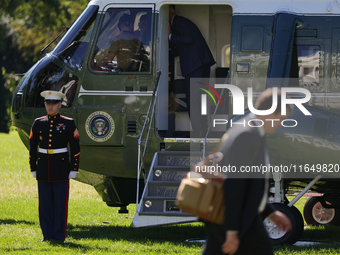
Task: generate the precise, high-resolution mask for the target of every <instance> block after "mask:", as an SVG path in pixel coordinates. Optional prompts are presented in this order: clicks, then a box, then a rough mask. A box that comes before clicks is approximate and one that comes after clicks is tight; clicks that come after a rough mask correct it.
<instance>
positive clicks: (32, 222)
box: [0, 219, 36, 225]
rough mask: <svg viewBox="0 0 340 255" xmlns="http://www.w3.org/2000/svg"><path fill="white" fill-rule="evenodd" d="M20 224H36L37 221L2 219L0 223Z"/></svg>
mask: <svg viewBox="0 0 340 255" xmlns="http://www.w3.org/2000/svg"><path fill="white" fill-rule="evenodd" d="M19 224H26V225H36V222H34V221H27V220H12V219H0V225H19Z"/></svg>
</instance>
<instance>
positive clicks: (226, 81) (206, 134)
mask: <svg viewBox="0 0 340 255" xmlns="http://www.w3.org/2000/svg"><path fill="white" fill-rule="evenodd" d="M228 81H229V72H228V75H227V77H226V79H225V81H224V83H225V84H227V83H228ZM224 91H225V88H223V89H222V91H221V95H220V97H221V98H222V97H223V94H224ZM219 105H220V101H219V100H218V102H217V104H216V106H215V111H214V114H213V116H212V118H211V121H210V123H209V127H208V129H207V132H206V133H205V137H204V140H203V160H204V159H205V155H206V154H205V149H206V143H207V139H208V135H209V132H210V129H211V125H212V123H213V121H214V118H215V115H216V112H217V109H218V107H219Z"/></svg>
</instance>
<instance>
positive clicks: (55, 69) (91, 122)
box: [11, 0, 340, 243]
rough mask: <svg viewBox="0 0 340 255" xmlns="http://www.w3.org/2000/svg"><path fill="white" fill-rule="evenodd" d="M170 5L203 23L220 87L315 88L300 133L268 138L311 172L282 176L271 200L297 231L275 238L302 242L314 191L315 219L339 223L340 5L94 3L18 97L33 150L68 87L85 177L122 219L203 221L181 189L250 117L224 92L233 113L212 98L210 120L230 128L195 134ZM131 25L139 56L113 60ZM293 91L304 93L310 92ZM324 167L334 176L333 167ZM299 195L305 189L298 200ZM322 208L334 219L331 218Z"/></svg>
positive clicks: (145, 223)
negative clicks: (47, 104) (53, 95)
mask: <svg viewBox="0 0 340 255" xmlns="http://www.w3.org/2000/svg"><path fill="white" fill-rule="evenodd" d="M170 5H171V6H174V7H175V10H176V12H177V14H178V15H180V16H184V17H186V18H188V19H190V20H191V21H193V22H194V23H195V24H196V25H197V27H198V28H199V29H200V31H201V33H202V35H203V37H204V38H205V40H206V42H207V44H208V46H209V48H210V50H211V52H212V55H213V56H214V58H215V60H216V64H214V65H213V66H212V67H211V75H210V78H209V79H208V80H207V81H204V83H205V84H211V85H209V86H210V88H211V87H214V84H226V83H228V84H232V85H233V86H236V87H237V88H239V89H240V90H241V91H242V92H243V93H244V94H245V95H246V94H247V88H249V87H250V88H252V89H253V93H252V95H253V97H254V98H256V96H258V95H259V94H260V93H261V92H262V91H264V90H265V89H266V88H268V87H280V88H288V89H289V88H302V89H305V90H308V91H309V92H310V93H311V99H310V100H308V101H306V102H304V103H303V106H304V108H305V109H307V110H308V111H309V112H310V113H311V115H310V116H307V115H305V114H304V113H303V112H302V111H300V110H299V109H295V110H294V112H293V114H292V116H290V117H289V119H291V120H295V122H296V123H295V122H293V124H291V126H293V127H285V126H282V128H280V129H278V130H277V131H276V132H275V133H274V134H273V135H270V136H268V137H267V141H268V146H269V154H270V159H271V164H272V165H273V166H280V165H283V166H293V167H295V170H296V171H300V172H303V173H306V172H307V170H308V172H307V173H308V175H303V176H302V175H299V176H296V175H285V174H282V173H278V174H276V173H275V174H273V179H272V181H271V188H270V196H269V201H270V202H272V203H273V204H275V206H276V207H277V208H278V209H279V210H281V211H282V212H284V213H285V214H286V215H287V216H288V217H289V218H290V219H291V221H292V225H293V231H291V232H288V233H285V232H281V231H280V230H278V229H277V228H276V226H274V225H273V224H272V223H271V222H268V221H267V222H266V227H267V230H268V233H269V235H270V237H271V238H272V240H273V242H274V243H293V242H295V241H296V240H298V238H299V237H300V236H301V234H302V231H303V218H302V215H301V214H300V212H299V211H298V210H297V209H296V207H295V206H294V203H295V202H296V201H297V200H298V199H299V198H300V197H301V196H303V195H304V194H305V193H306V192H307V191H308V190H313V191H316V192H317V193H318V194H319V195H318V196H316V197H312V198H311V199H309V200H308V201H307V203H306V205H305V213H304V216H305V219H306V221H307V223H309V224H315V225H320V224H321V225H323V224H334V225H336V224H338V223H339V221H340V211H339V208H340V207H339V205H340V199H339V198H338V197H339V189H338V188H337V186H338V185H337V178H338V176H339V161H338V155H339V151H340V100H339V93H340V76H339V70H340V68H339V63H340V62H339V54H340V53H339V52H340V49H339V45H340V44H339V42H340V3H338V1H336V0H334V1H302V0H300V1H294V2H289V3H288V2H286V1H269V0H268V1H261V2H259V1H256V0H232V1H222V0H218V1H200V2H197V1H181V2H178V1H158V0H152V1H149V2H147V3H144V2H142V1H134V0H126V1H124V3H122V2H121V1H114V0H102V1H101V0H93V1H90V2H89V4H88V6H87V7H86V9H85V10H84V11H83V13H82V14H81V15H80V16H79V17H78V19H77V20H76V21H75V22H74V23H73V24H72V26H71V27H70V28H69V29H68V30H67V32H66V33H65V35H64V36H63V37H62V38H61V39H60V41H59V42H58V44H57V45H56V47H55V48H54V49H53V50H51V52H49V53H46V54H45V55H44V57H42V58H41V59H40V60H39V61H38V62H37V63H36V64H35V65H34V66H33V67H32V68H30V69H29V70H28V71H27V72H26V73H25V75H24V76H23V78H22V79H21V81H20V82H19V84H18V86H17V88H16V90H15V92H14V96H13V100H12V112H11V118H12V124H13V125H14V126H15V127H16V129H17V132H18V134H19V136H20V138H21V140H22V142H23V143H24V144H25V146H26V147H27V148H28V146H29V131H30V127H31V125H32V123H33V121H34V119H35V118H37V117H40V116H42V115H45V114H46V113H45V109H44V101H43V98H42V97H41V96H40V93H41V92H42V91H44V90H56V91H60V92H63V93H64V94H65V95H66V97H65V99H64V100H63V101H62V108H61V114H63V115H66V116H69V117H72V118H73V119H74V120H75V122H76V124H77V127H78V129H79V136H80V146H81V160H80V172H79V174H78V176H77V181H80V182H83V183H86V184H89V185H92V186H93V187H94V188H95V190H96V191H97V192H98V194H99V195H100V196H101V197H102V199H103V201H104V202H105V203H106V204H107V205H108V206H112V207H120V210H119V212H121V213H126V212H127V206H128V205H129V204H133V203H136V215H135V218H134V220H133V222H132V227H135V228H139V227H149V226H155V225H166V224H176V223H184V222H191V221H195V220H197V218H196V217H194V216H192V215H189V214H187V213H185V212H182V211H181V210H180V209H178V208H177V207H176V206H175V203H174V202H175V199H176V193H177V189H178V185H179V183H180V181H181V179H182V178H183V177H184V176H185V175H186V173H187V172H188V171H190V167H191V166H193V165H194V164H196V163H197V162H199V161H201V160H202V159H203V158H204V157H205V155H206V154H207V152H209V151H212V149H213V148H214V147H215V146H216V144H217V143H218V142H219V141H220V138H221V136H222V134H223V133H224V132H225V131H226V130H227V129H228V127H229V125H228V124H227V123H229V124H230V122H231V121H232V120H237V119H239V118H240V117H239V116H235V115H234V114H233V113H232V109H233V104H234V103H235V100H233V98H232V94H231V93H228V91H227V92H226V93H224V92H225V91H224V92H222V89H219V88H216V89H215V92H216V93H217V94H218V95H219V96H220V99H221V100H220V101H221V103H223V106H218V105H219V104H216V102H214V100H213V95H212V96H210V97H211V99H209V98H208V99H209V100H207V101H205V102H206V104H207V105H206V109H207V112H208V115H209V116H208V117H207V118H206V122H207V124H208V126H209V123H210V124H211V123H212V121H213V120H214V118H216V119H223V120H226V121H225V122H224V123H223V125H215V126H211V125H210V127H211V128H209V130H208V131H209V134H208V133H207V134H204V135H203V136H202V137H195V136H193V135H192V133H191V132H192V130H193V126H192V123H191V122H190V118H189V114H188V111H187V104H186V98H185V91H183V79H184V77H183V76H182V73H181V68H180V61H179V57H178V56H176V54H174V53H173V52H172V51H171V49H170V45H169V38H168V33H167V30H168V23H169V6H170ZM126 16H129V19H128V20H124V18H123V17H126ZM123 20H124V22H123ZM122 27H129V28H130V34H131V41H134V44H133V49H134V50H133V52H132V50H131V49H130V51H129V49H128V50H127V52H125V53H126V54H128V55H129V62H128V63H123V61H122V60H121V59H120V57H119V54H117V55H116V56H115V57H114V58H112V60H110V61H109V63H107V64H106V65H102V64H101V63H102V60H103V59H104V58H105V57H106V56H108V54H109V53H110V51H111V50H112V49H113V48H114V43H113V42H114V41H118V40H115V38H119V37H122V36H121V34H122V33H123V29H122ZM125 39H126V38H125ZM45 50H46V49H44V51H45ZM124 64H125V65H124ZM196 86H197V83H196ZM202 86H203V85H202ZM205 89H206V91H207V90H208V89H207V88H205ZM248 96H249V93H248ZM291 96H292V98H296V99H301V98H303V95H301V93H300V94H296V93H292V95H291ZM201 98H204V97H201ZM205 98H206V97H205ZM245 106H246V105H245ZM248 112H249V110H248ZM215 124H216V123H215ZM295 124H296V125H295ZM287 125H288V124H287ZM294 125H295V126H294ZM324 165H326V168H327V169H328V168H330V167H332V170H333V171H332V172H331V173H330V171H322V167H323V166H324ZM306 166H308V167H307V168H306ZM319 166H321V170H320V169H319V168H320V167H319ZM313 167H314V168H313ZM319 170H320V171H319ZM294 188H297V189H298V190H299V192H298V193H299V194H298V195H297V196H296V197H295V198H294V199H293V200H292V201H288V199H287V194H288V193H289V192H290V191H291V190H292V189H294ZM317 210H323V212H324V213H323V214H322V215H321V216H320V214H319V213H317Z"/></svg>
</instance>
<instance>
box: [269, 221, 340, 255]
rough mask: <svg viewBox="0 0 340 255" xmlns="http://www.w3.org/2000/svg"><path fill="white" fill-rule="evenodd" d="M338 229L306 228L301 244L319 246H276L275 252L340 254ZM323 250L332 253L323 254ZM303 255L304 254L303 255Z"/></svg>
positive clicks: (334, 227)
mask: <svg viewBox="0 0 340 255" xmlns="http://www.w3.org/2000/svg"><path fill="white" fill-rule="evenodd" d="M339 240H340V228H339V227H338V226H320V227H308V228H306V229H305V230H304V232H303V236H302V238H301V239H300V241H302V242H320V244H313V245H306V246H297V245H276V246H274V250H275V251H280V252H283V251H284V252H285V253H289V254H290V253H301V252H303V251H311V250H313V251H314V252H315V254H339V252H340V243H339ZM325 250H326V251H327V250H328V251H332V253H324V252H325ZM303 254H304V253H303Z"/></svg>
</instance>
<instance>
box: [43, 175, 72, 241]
mask: <svg viewBox="0 0 340 255" xmlns="http://www.w3.org/2000/svg"><path fill="white" fill-rule="evenodd" d="M38 193H39V222H40V227H41V230H42V232H43V235H44V240H48V239H56V240H65V238H66V225H67V212H68V198H69V180H67V181H60V182H43V181H38Z"/></svg>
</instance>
